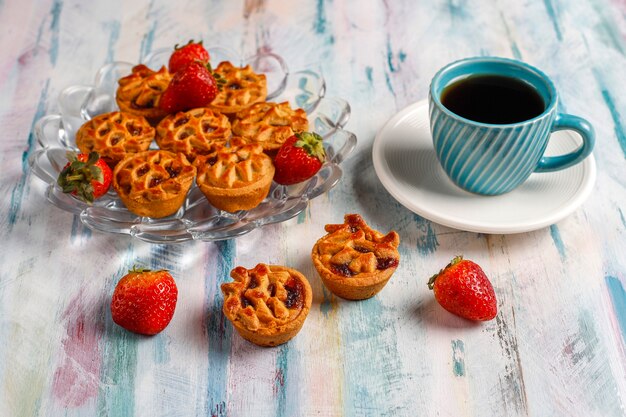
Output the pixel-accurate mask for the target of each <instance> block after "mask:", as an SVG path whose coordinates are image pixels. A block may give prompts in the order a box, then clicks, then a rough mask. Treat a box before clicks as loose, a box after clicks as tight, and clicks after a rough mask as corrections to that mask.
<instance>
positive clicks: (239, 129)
mask: <svg viewBox="0 0 626 417" xmlns="http://www.w3.org/2000/svg"><path fill="white" fill-rule="evenodd" d="M307 130H309V120H308V119H307V116H306V112H305V111H304V110H302V109H295V110H294V109H292V108H291V106H290V105H289V103H288V102H283V103H271V102H263V103H257V104H253V105H252V106H250V107H248V108H247V109H245V110H242V111H240V112H238V113H237V114H236V115H235V119H234V121H233V132H234V133H235V134H236V135H239V136H241V137H243V138H244V139H245V140H247V141H249V142H251V143H255V142H256V143H260V144H261V146H263V150H264V151H265V152H267V153H269V154H270V155H275V154H276V153H277V152H278V149H280V147H281V146H282V144H283V143H285V141H286V140H287V138H289V137H290V136H293V134H294V133H299V132H305V131H307Z"/></svg>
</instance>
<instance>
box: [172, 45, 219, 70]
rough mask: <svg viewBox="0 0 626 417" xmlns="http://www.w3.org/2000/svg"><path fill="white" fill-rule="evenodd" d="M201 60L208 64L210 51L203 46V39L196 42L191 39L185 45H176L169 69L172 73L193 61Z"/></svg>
mask: <svg viewBox="0 0 626 417" xmlns="http://www.w3.org/2000/svg"><path fill="white" fill-rule="evenodd" d="M196 61H199V62H200V63H202V64H208V62H209V52H208V51H207V50H206V49H204V46H202V41H200V42H194V41H193V40H190V41H189V42H187V43H186V44H185V45H183V46H179V45H176V46H175V47H174V52H172V55H170V60H169V62H168V65H167V66H168V69H169V71H170V73H171V74H174V73H176V72H178V71H179V70H180V69H182V68H184V67H186V66H187V65H188V64H190V63H192V62H196Z"/></svg>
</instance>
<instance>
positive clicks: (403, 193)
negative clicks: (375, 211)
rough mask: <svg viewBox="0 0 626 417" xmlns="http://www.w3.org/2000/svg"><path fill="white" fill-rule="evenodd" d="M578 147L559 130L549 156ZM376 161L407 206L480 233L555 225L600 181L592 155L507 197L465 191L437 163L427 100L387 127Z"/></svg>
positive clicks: (380, 138)
mask: <svg viewBox="0 0 626 417" xmlns="http://www.w3.org/2000/svg"><path fill="white" fill-rule="evenodd" d="M579 143H580V138H579V137H578V135H577V134H575V133H573V132H572V131H569V130H567V131H559V132H555V133H553V134H552V138H551V140H550V142H549V144H548V150H547V152H546V154H547V155H560V154H564V153H567V152H570V151H572V150H574V149H576V148H577V147H578V144H579ZM372 158H373V160H374V169H375V170H376V175H377V176H378V178H379V179H380V181H381V182H382V183H383V186H384V187H385V188H386V189H387V191H388V192H389V193H390V194H391V195H392V196H393V197H394V198H395V199H396V200H398V202H400V203H401V204H402V205H404V206H405V207H406V208H408V209H409V210H411V211H413V212H414V213H416V214H418V215H420V216H422V217H424V218H426V219H429V220H431V221H433V222H436V223H439V224H442V225H444V226H449V227H453V228H455V229H460V230H467V231H471V232H479V233H493V234H506V233H520V232H528V231H531V230H537V229H540V228H543V227H546V226H549V225H552V224H554V223H556V222H558V221H559V220H561V219H563V218H564V217H566V216H567V215H569V214H571V213H572V212H573V211H574V210H575V209H576V208H577V207H578V206H579V205H580V204H582V203H583V201H585V199H586V198H587V197H588V196H589V194H590V192H591V190H592V189H593V186H594V183H595V180H596V163H595V160H594V157H593V154H592V155H590V156H589V157H587V158H586V159H585V160H584V161H583V162H581V163H579V164H577V165H574V166H573V167H570V168H567V169H564V170H561V171H556V172H551V173H542V174H532V175H531V176H530V178H529V179H528V180H526V182H524V183H523V184H522V185H521V186H519V187H518V188H516V189H515V190H513V191H511V192H510V193H507V194H503V195H499V196H489V197H488V196H480V195H476V194H472V193H469V192H466V191H464V190H461V189H460V188H458V187H457V186H456V185H454V184H453V183H452V181H450V179H449V178H448V177H447V176H446V174H445V172H444V171H443V169H442V168H441V166H440V165H439V162H438V161H437V157H436V155H435V151H434V149H433V145H432V139H431V136H430V127H429V120H428V101H427V100H423V101H419V102H417V103H415V104H412V105H410V106H408V107H407V108H405V109H404V110H402V111H401V112H400V113H398V114H396V115H395V116H393V117H392V118H391V119H390V120H389V121H388V122H387V123H386V124H385V126H383V128H382V129H381V130H380V132H378V135H376V139H374V148H373V150H372Z"/></svg>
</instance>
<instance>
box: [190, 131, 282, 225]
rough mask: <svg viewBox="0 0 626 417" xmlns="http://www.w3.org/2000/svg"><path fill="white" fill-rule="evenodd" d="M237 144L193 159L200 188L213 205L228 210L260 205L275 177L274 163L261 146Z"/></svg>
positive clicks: (245, 208) (248, 208)
mask: <svg viewBox="0 0 626 417" xmlns="http://www.w3.org/2000/svg"><path fill="white" fill-rule="evenodd" d="M236 143H237V141H236V140H235V141H233V144H232V145H231V146H230V147H226V146H217V147H216V148H215V151H214V152H212V153H210V154H208V155H202V156H198V158H196V160H195V161H194V165H195V166H196V168H197V169H198V176H197V178H196V183H197V184H198V187H199V188H200V191H202V193H203V194H204V196H205V197H206V199H207V200H208V201H209V203H211V204H212V205H213V206H214V207H216V208H218V209H220V210H224V211H228V212H231V213H232V212H235V211H238V210H250V209H253V208H254V207H256V206H258V205H259V204H261V202H262V201H263V200H264V199H265V197H267V195H268V193H269V190H270V187H271V185H272V179H273V178H274V164H273V163H272V160H271V158H270V157H269V156H267V155H266V154H264V153H263V148H262V147H261V145H246V144H242V145H236Z"/></svg>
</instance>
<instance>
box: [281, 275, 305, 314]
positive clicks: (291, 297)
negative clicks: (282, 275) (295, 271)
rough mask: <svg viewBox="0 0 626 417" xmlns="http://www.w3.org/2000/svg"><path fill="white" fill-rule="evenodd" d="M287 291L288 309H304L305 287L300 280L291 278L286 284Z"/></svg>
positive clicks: (286, 301)
mask: <svg viewBox="0 0 626 417" xmlns="http://www.w3.org/2000/svg"><path fill="white" fill-rule="evenodd" d="M285 289H286V290H287V299H286V300H285V306H286V307H287V308H302V306H303V305H304V296H303V293H304V286H303V285H302V283H301V282H300V280H298V279H295V278H289V280H287V282H285Z"/></svg>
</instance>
